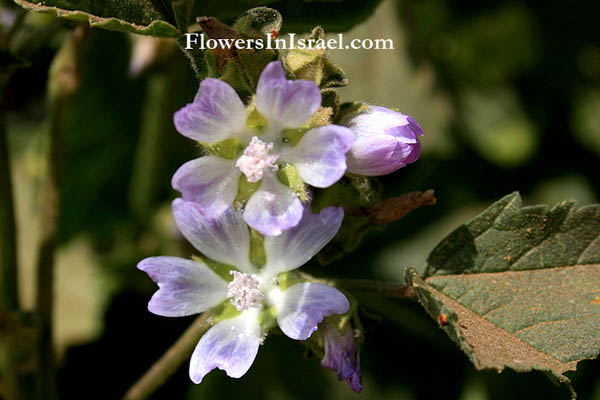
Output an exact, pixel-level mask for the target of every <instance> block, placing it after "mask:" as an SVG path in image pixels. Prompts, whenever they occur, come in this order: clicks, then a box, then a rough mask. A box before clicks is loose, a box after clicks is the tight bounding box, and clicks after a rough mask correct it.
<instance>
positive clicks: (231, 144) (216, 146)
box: [200, 138, 246, 160]
mask: <svg viewBox="0 0 600 400" xmlns="http://www.w3.org/2000/svg"><path fill="white" fill-rule="evenodd" d="M200 144H201V145H202V147H204V148H205V149H206V150H207V151H208V153H209V154H210V155H213V156H219V157H221V158H225V159H227V160H235V159H236V158H238V157H239V156H240V155H241V154H242V153H243V152H244V149H245V148H246V145H245V144H244V143H242V142H241V141H240V140H238V139H236V138H231V139H225V140H222V141H220V142H218V143H200Z"/></svg>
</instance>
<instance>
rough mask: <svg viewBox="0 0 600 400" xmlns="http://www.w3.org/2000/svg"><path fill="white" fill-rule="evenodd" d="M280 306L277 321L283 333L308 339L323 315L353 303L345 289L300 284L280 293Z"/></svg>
mask: <svg viewBox="0 0 600 400" xmlns="http://www.w3.org/2000/svg"><path fill="white" fill-rule="evenodd" d="M281 297H282V298H281V300H280V301H279V304H276V307H277V323H278V324H279V328H281V330H282V332H283V333H285V334H286V335H287V336H288V337H290V338H292V339H296V340H306V339H308V338H309V337H310V336H311V335H312V334H313V332H314V331H316V330H317V325H319V323H320V322H321V321H323V318H325V317H329V316H331V315H333V314H344V313H346V312H348V310H349V309H350V303H349V302H348V299H347V298H346V296H344V294H343V293H342V292H340V291H339V290H337V289H336V288H333V287H331V286H328V285H324V284H322V283H311V282H305V283H298V284H296V285H293V286H290V287H289V288H288V289H287V290H285V291H284V292H283V294H282V296H281Z"/></svg>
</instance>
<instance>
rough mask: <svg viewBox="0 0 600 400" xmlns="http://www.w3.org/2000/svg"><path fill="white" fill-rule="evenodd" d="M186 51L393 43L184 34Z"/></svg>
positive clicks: (385, 42)
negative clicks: (207, 36)
mask: <svg viewBox="0 0 600 400" xmlns="http://www.w3.org/2000/svg"><path fill="white" fill-rule="evenodd" d="M185 36H186V46H185V49H186V50H192V49H201V50H206V49H209V50H214V49H216V48H220V49H238V50H248V49H256V50H262V49H276V50H292V49H300V50H302V49H308V50H311V49H318V50H319V49H322V50H334V49H337V50H357V49H367V50H371V49H373V50H394V41H393V40H392V39H352V40H350V41H348V42H344V36H343V34H341V33H340V34H338V35H337V37H332V38H329V39H308V38H299V39H296V34H295V33H290V34H289V35H288V37H287V38H277V39H276V38H274V37H272V36H271V35H267V37H266V38H264V39H263V38H248V39H231V38H227V39H224V38H223V39H210V38H206V37H205V36H204V35H203V34H201V33H186V34H185Z"/></svg>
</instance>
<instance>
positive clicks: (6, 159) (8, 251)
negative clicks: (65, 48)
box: [0, 88, 19, 399]
mask: <svg viewBox="0 0 600 400" xmlns="http://www.w3.org/2000/svg"><path fill="white" fill-rule="evenodd" d="M3 100H4V89H3V88H0V188H2V190H0V342H2V345H0V372H1V373H2V381H3V382H2V383H3V393H2V395H3V397H5V398H6V399H17V398H18V392H19V390H18V387H19V382H18V373H17V371H16V369H17V368H16V360H15V351H14V350H15V349H14V347H13V346H11V345H10V342H11V336H12V331H13V329H12V328H13V327H14V320H15V317H16V315H17V314H18V312H19V293H18V277H17V274H18V269H17V268H18V265H17V228H16V223H15V212H14V204H13V190H12V179H11V168H10V152H9V148H8V137H7V129H6V123H5V119H4V105H3V103H4V101H3Z"/></svg>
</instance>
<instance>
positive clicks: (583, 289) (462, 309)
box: [406, 193, 600, 387]
mask: <svg viewBox="0 0 600 400" xmlns="http://www.w3.org/2000/svg"><path fill="white" fill-rule="evenodd" d="M406 280H407V283H408V284H411V285H413V287H414V288H415V290H416V293H417V295H418V297H419V300H420V302H421V303H422V304H423V306H424V307H425V309H426V310H427V311H428V313H429V314H430V315H431V316H432V317H433V318H434V319H436V320H438V322H439V323H440V325H442V326H443V328H444V330H445V331H446V333H447V334H448V335H449V336H450V337H451V338H452V339H453V340H455V341H456V342H457V343H458V344H459V345H460V346H461V348H462V350H463V351H464V352H465V353H466V354H467V355H468V356H469V358H470V359H471V361H472V362H473V364H474V365H475V367H476V368H478V369H496V370H498V371H501V370H502V369H504V368H506V367H508V368H512V369H514V370H516V371H531V370H539V371H544V372H547V373H549V374H550V375H552V376H554V377H555V378H557V379H558V381H560V382H563V383H566V384H568V385H569V387H570V381H569V379H568V378H567V377H566V376H565V375H564V373H565V372H568V371H574V370H575V369H576V366H577V363H578V362H579V361H581V360H585V359H590V358H595V357H597V356H598V354H599V353H600V335H598V332H599V331H600V205H591V206H586V207H581V208H577V207H575V205H574V204H573V202H562V203H560V204H558V205H557V206H555V207H553V208H548V207H546V206H531V207H523V206H522V205H521V198H520V196H519V194H518V193H513V194H511V195H509V196H506V197H504V198H503V199H501V200H500V201H498V202H496V203H495V204H493V205H492V206H491V207H490V208H488V209H487V210H486V211H484V212H483V213H482V214H480V215H479V216H477V217H475V218H474V219H472V220H471V221H469V222H468V223H466V224H464V225H462V226H461V227H459V228H458V229H456V230H455V231H454V232H452V233H451V234H450V235H448V237H446V238H445V239H444V240H443V241H442V242H441V243H440V244H439V245H438V246H437V247H436V248H435V249H434V250H433V252H432V253H431V254H430V256H429V258H428V260H427V265H426V270H425V275H424V277H420V276H419V275H418V274H417V272H416V271H415V270H414V269H409V270H408V271H407V275H406Z"/></svg>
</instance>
